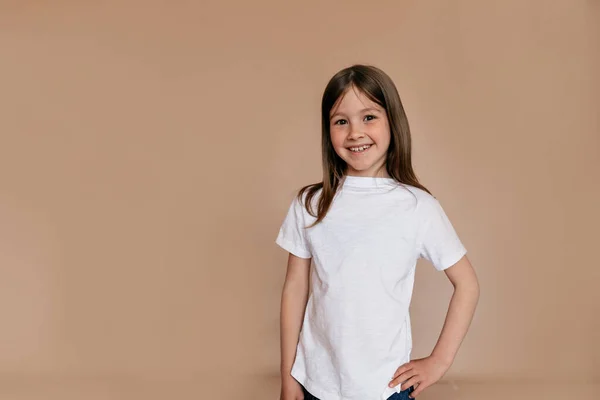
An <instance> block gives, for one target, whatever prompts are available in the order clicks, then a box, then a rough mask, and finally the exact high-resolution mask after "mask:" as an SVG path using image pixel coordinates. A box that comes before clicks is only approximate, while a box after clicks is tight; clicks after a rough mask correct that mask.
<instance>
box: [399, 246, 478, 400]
mask: <svg viewBox="0 0 600 400" xmlns="http://www.w3.org/2000/svg"><path fill="white" fill-rule="evenodd" d="M444 272H445V273H446V276H447V277H448V279H449V280H450V282H451V283H452V286H454V294H453V295H452V299H451V300H450V305H449V307H448V313H447V315H446V320H445V321H444V326H443V328H442V332H441V334H440V337H439V339H438V341H437V343H436V345H435V347H434V349H433V351H432V353H431V356H429V357H426V358H422V359H417V360H412V361H410V362H408V363H406V364H404V365H401V366H400V367H399V368H398V370H397V371H396V373H395V374H394V378H393V379H392V381H391V383H390V386H391V387H394V386H396V385H398V384H399V383H403V384H402V389H403V390H404V389H406V388H409V387H411V386H413V385H418V386H416V389H415V390H414V391H413V392H412V393H411V396H410V397H413V398H414V397H416V396H417V395H419V394H420V393H421V392H422V391H423V390H425V388H427V387H428V386H431V385H432V384H434V383H435V382H437V381H438V380H439V379H440V378H441V377H442V376H443V375H444V374H445V373H446V371H448V369H449V368H450V366H451V365H452V363H453V362H454V357H455V356H456V353H457V352H458V349H459V347H460V345H461V343H462V341H463V339H464V337H465V336H466V334H467V331H468V329H469V326H470V325H471V321H472V319H473V315H474V314H475V308H476V306H477V302H478V301H479V282H478V280H477V276H476V274H475V270H474V269H473V266H472V265H471V262H470V261H469V259H468V258H467V256H466V255H465V256H463V257H462V258H461V259H460V260H459V261H458V262H457V263H455V264H454V265H453V266H451V267H450V268H447V269H446V270H444Z"/></svg>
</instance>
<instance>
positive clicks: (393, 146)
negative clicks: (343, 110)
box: [298, 64, 431, 226]
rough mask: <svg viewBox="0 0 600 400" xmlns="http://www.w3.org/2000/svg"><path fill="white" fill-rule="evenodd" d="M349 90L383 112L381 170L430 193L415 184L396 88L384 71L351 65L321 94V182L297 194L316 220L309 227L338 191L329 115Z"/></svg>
mask: <svg viewBox="0 0 600 400" xmlns="http://www.w3.org/2000/svg"><path fill="white" fill-rule="evenodd" d="M352 87H354V88H356V89H358V90H359V91H361V92H363V93H364V94H365V95H366V96H367V97H368V98H369V99H370V100H371V101H373V102H375V103H377V104H379V106H381V107H383V109H385V110H386V113H387V118H388V121H389V126H390V136H391V137H390V146H389V148H388V151H387V157H386V162H385V168H386V170H387V173H388V174H389V176H390V177H392V178H393V179H395V180H396V181H397V182H399V183H403V184H407V185H411V186H415V187H417V188H420V189H422V190H425V191H426V192H427V193H430V192H429V190H427V189H426V188H425V187H424V186H423V185H421V184H420V183H419V180H418V179H417V176H416V175H415V172H414V171H413V167H412V161H411V138H410V128H409V126H408V119H407V118H406V114H405V112H404V107H403V106H402V102H401V101H400V96H399V95H398V90H397V89H396V85H395V84H394V82H393V81H392V79H391V78H390V77H389V76H388V75H387V74H386V73H385V72H383V71H382V70H380V69H379V68H377V67H374V66H370V65H360V64H357V65H353V66H351V67H348V68H345V69H343V70H341V71H339V72H338V73H337V74H335V75H334V76H333V77H332V78H331V79H330V81H329V83H328V84H327V86H326V87H325V91H324V93H323V98H322V101H321V132H322V135H321V146H322V162H323V181H322V182H319V183H314V184H310V185H307V186H304V187H303V188H302V189H300V191H299V192H298V198H299V199H300V200H302V197H303V195H304V193H306V199H305V205H304V206H305V208H306V211H308V213H309V214H310V215H312V216H313V217H316V218H317V219H316V221H315V222H314V223H313V224H311V226H314V225H316V224H318V223H319V222H321V221H322V220H323V218H325V215H326V214H327V211H329V208H330V206H331V203H332V202H333V198H334V197H335V194H336V192H337V190H338V187H339V183H340V181H341V180H342V178H343V177H344V174H345V172H346V168H347V165H346V162H345V161H344V160H342V159H341V158H340V156H338V155H337V153H336V152H335V150H334V148H333V144H332V143H331V136H330V132H329V128H330V118H329V115H330V112H331V109H332V108H333V107H334V106H335V104H336V103H337V101H338V99H339V98H340V96H341V95H342V94H344V93H345V92H346V90H348V89H350V88H352ZM321 189H322V193H321V196H320V197H319V202H318V206H317V212H316V213H315V212H314V210H313V209H312V201H313V198H314V196H315V195H316V194H317V192H319V190H321ZM430 194H431V193H430Z"/></svg>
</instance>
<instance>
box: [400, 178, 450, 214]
mask: <svg viewBox="0 0 600 400" xmlns="http://www.w3.org/2000/svg"><path fill="white" fill-rule="evenodd" d="M400 185H401V186H402V187H403V188H404V189H406V190H408V191H409V192H410V194H411V195H412V196H413V198H414V200H415V202H416V211H417V212H418V213H420V214H421V215H427V214H429V213H431V212H432V211H435V209H436V208H437V207H439V206H440V204H439V201H438V200H437V199H436V198H435V197H434V196H433V195H432V194H430V193H428V192H427V191H425V190H423V189H421V188H418V187H416V186H412V185H408V184H404V183H402V184H400Z"/></svg>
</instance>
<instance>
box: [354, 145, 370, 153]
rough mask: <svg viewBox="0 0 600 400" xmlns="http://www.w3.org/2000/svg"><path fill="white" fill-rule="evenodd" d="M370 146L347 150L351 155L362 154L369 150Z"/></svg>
mask: <svg viewBox="0 0 600 400" xmlns="http://www.w3.org/2000/svg"><path fill="white" fill-rule="evenodd" d="M371 146H372V144H366V145H363V146H354V147H348V150H350V151H351V152H352V153H364V152H365V151H367V150H369V149H370V148H371Z"/></svg>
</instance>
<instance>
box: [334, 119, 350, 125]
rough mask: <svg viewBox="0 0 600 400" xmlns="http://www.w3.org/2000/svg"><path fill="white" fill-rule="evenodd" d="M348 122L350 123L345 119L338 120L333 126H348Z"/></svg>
mask: <svg viewBox="0 0 600 400" xmlns="http://www.w3.org/2000/svg"><path fill="white" fill-rule="evenodd" d="M346 122H348V121H346V120H345V119H338V120H337V121H335V122H334V123H333V124H334V125H346Z"/></svg>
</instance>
